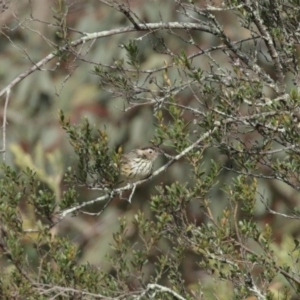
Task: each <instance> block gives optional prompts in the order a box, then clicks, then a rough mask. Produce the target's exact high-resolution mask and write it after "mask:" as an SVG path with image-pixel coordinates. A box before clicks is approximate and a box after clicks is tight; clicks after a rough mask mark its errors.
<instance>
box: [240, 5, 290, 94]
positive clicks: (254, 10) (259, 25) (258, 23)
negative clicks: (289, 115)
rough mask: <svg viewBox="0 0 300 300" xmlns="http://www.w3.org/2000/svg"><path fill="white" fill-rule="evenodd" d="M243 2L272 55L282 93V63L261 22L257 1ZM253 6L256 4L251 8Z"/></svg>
mask: <svg viewBox="0 0 300 300" xmlns="http://www.w3.org/2000/svg"><path fill="white" fill-rule="evenodd" d="M243 2H244V3H245V9H246V10H247V11H248V12H249V13H250V14H251V15H252V17H253V20H254V23H255V25H256V26H257V28H258V30H259V32H260V33H261V35H262V38H263V39H264V41H265V42H266V45H267V48H268V50H269V53H270V55H271V57H272V60H273V62H274V66H275V71H276V76H277V79H278V81H279V85H278V86H279V93H280V94H284V92H285V83H284V74H283V72H282V65H281V63H280V60H279V56H278V53H277V51H276V49H275V46H274V43H273V40H272V37H271V35H270V33H269V32H268V30H267V28H266V26H265V25H264V23H263V20H262V18H261V16H260V15H259V13H258V2H256V1H249V0H243ZM253 6H256V7H255V8H253Z"/></svg>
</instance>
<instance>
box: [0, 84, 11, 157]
mask: <svg viewBox="0 0 300 300" xmlns="http://www.w3.org/2000/svg"><path fill="white" fill-rule="evenodd" d="M9 95H10V89H8V90H7V92H6V98H5V103H4V109H3V123H2V149H1V150H0V153H3V160H4V161H5V154H6V119H7V106H8V102H9Z"/></svg>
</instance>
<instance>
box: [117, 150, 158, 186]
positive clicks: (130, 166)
mask: <svg viewBox="0 0 300 300" xmlns="http://www.w3.org/2000/svg"><path fill="white" fill-rule="evenodd" d="M161 154H163V152H162V150H161V149H159V148H158V147H155V146H148V147H142V148H137V149H134V150H131V151H129V152H128V153H125V154H123V155H122V157H121V161H120V163H121V168H120V173H121V176H122V177H123V178H126V179H130V180H141V179H145V178H147V177H149V176H150V175H151V174H152V170H153V164H154V161H155V160H156V159H157V157H158V156H159V155H161Z"/></svg>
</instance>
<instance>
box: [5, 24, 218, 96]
mask: <svg viewBox="0 0 300 300" xmlns="http://www.w3.org/2000/svg"><path fill="white" fill-rule="evenodd" d="M138 26H139V27H140V29H139V31H152V30H157V29H189V30H201V31H204V32H208V33H211V34H213V35H216V36H218V32H217V31H216V30H214V29H212V28H211V27H209V26H205V25H201V24H198V23H180V22H169V23H149V24H138ZM133 31H136V28H135V27H134V26H128V27H124V28H118V29H112V30H107V31H102V32H95V33H90V34H86V35H85V36H83V37H81V38H79V39H77V40H75V41H73V42H71V43H69V44H66V45H65V46H62V47H59V48H58V52H64V51H69V48H70V47H77V46H78V45H81V44H84V43H86V42H88V41H91V40H95V39H99V38H103V37H107V36H111V35H116V34H122V33H126V32H133ZM55 56H56V54H55V53H51V54H48V55H47V56H46V57H45V58H43V59H42V60H40V61H39V62H37V63H36V64H35V65H33V66H32V67H31V68H30V69H28V70H27V71H25V72H23V73H21V74H20V75H19V76H17V77H16V78H15V79H14V80H12V81H11V82H10V83H9V84H8V85H7V86H6V87H5V88H3V89H2V90H1V91H0V97H2V96H3V95H4V94H5V93H7V91H8V90H10V89H12V88H13V87H14V86H15V85H16V84H18V83H19V82H21V81H22V80H23V79H24V78H26V77H27V76H29V75H30V74H31V73H33V72H35V71H36V70H40V68H41V67H42V66H44V65H45V64H47V63H48V62H50V61H51V60H52V59H53V58H54V57H55Z"/></svg>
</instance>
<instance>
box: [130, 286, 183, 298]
mask: <svg viewBox="0 0 300 300" xmlns="http://www.w3.org/2000/svg"><path fill="white" fill-rule="evenodd" d="M151 290H154V293H153V295H152V296H150V299H158V298H156V297H155V296H156V293H166V294H171V295H172V296H173V297H174V298H175V299H179V300H186V299H185V298H183V297H182V296H180V295H179V294H178V293H176V292H174V291H173V290H171V289H169V288H167V287H165V286H162V285H159V284H156V283H152V284H151V283H149V284H148V285H147V288H146V290H145V291H144V292H143V293H142V294H140V295H139V296H135V297H134V299H136V300H140V299H143V297H144V296H145V295H147V294H148V293H149V292H150V291H151Z"/></svg>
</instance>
